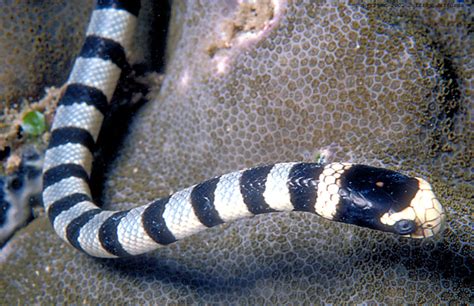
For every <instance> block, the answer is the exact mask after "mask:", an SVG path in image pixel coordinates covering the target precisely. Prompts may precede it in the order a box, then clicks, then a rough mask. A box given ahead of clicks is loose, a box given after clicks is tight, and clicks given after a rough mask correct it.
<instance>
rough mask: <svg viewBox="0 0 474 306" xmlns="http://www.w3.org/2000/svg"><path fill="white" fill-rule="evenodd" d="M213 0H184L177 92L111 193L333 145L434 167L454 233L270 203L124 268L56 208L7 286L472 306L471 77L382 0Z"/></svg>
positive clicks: (169, 85)
mask: <svg viewBox="0 0 474 306" xmlns="http://www.w3.org/2000/svg"><path fill="white" fill-rule="evenodd" d="M202 2H203V1H189V2H188V3H187V4H186V5H184V4H183V2H175V6H174V8H173V22H172V26H171V29H170V38H169V45H168V49H169V52H168V64H167V65H168V66H167V72H166V75H165V79H164V83H163V86H162V87H161V89H160V90H157V91H156V92H154V93H153V94H152V95H151V97H152V101H150V103H149V104H147V105H145V107H144V108H143V109H142V110H141V111H140V112H139V113H138V116H137V117H136V118H135V119H136V120H135V121H134V122H133V124H132V125H131V128H130V130H131V133H130V135H128V137H127V139H126V142H125V146H124V148H123V149H122V150H121V152H120V155H119V156H118V157H117V159H116V160H115V162H114V164H113V165H112V167H111V168H112V170H111V172H110V179H109V180H108V182H107V186H106V190H105V193H104V199H105V201H104V202H105V203H114V205H111V206H110V207H113V208H128V207H131V206H133V205H136V204H144V203H146V202H147V201H149V200H152V199H154V198H156V197H157V196H164V195H167V194H168V193H169V192H171V191H174V190H178V189H179V188H181V187H185V186H188V185H190V184H193V183H196V182H198V181H200V180H202V179H204V178H209V177H211V176H213V175H217V174H221V173H225V172H227V171H232V170H236V169H239V168H243V167H245V166H255V165H258V164H262V163H271V162H277V161H288V160H313V159H314V158H315V156H316V155H317V154H318V153H323V155H325V156H326V158H327V159H328V160H330V161H334V160H344V161H355V162H365V163H369V164H373V165H380V164H383V165H386V166H388V167H392V168H397V169H402V170H405V171H406V172H408V173H410V174H416V175H425V176H427V177H428V178H429V179H430V180H431V181H433V182H434V183H435V188H436V190H437V192H438V194H439V195H440V200H441V202H442V203H443V204H444V205H445V206H446V207H448V212H449V225H448V229H447V230H446V233H445V235H444V237H438V238H436V239H428V240H406V239H400V238H398V237H396V236H393V235H389V234H384V233H379V232H375V231H370V230H365V229H361V228H356V227H353V226H348V225H342V224H335V223H333V222H329V221H325V220H322V219H321V218H319V217H317V216H314V215H309V214H304V213H287V214H268V215H262V216H257V217H255V218H251V219H247V220H241V221H238V222H235V223H233V224H230V225H224V226H220V227H217V228H214V229H211V230H209V231H206V232H204V233H201V234H199V235H196V236H194V237H191V238H189V239H185V240H182V241H179V242H177V243H175V244H173V245H171V246H168V247H166V248H162V249H160V250H158V251H156V252H152V253H150V254H147V255H145V256H140V257H138V258H131V259H123V260H115V261H114V260H96V259H92V258H89V257H87V256H86V255H83V254H80V253H78V252H76V251H75V250H73V249H72V248H70V247H68V246H66V245H65V244H64V243H62V242H61V241H59V239H57V238H56V237H55V236H54V233H53V231H52V230H51V229H50V226H49V224H47V223H48V222H47V221H46V220H45V219H44V218H40V219H38V220H36V221H35V222H34V223H33V224H31V226H30V228H28V229H27V230H26V231H25V232H24V233H22V234H20V235H19V236H18V238H17V239H16V240H15V241H13V242H12V243H11V244H9V245H8V247H7V249H5V250H4V251H3V255H4V257H7V256H8V253H13V252H14V254H15V256H9V257H8V265H5V266H4V267H2V272H0V273H5V274H4V275H1V274H0V275H1V277H0V279H2V281H0V289H1V288H2V286H4V287H5V286H6V285H7V284H8V295H5V296H7V297H8V298H12V299H15V300H16V299H17V298H19V299H20V300H21V301H32V300H35V299H36V302H42V303H48V302H52V301H60V302H61V301H65V302H69V303H70V302H81V303H94V302H96V301H104V300H105V301H110V302H113V301H117V302H118V301H120V302H121V303H125V302H131V301H134V302H139V303H146V302H149V303H152V302H153V303H163V302H167V301H168V302H169V301H172V302H174V303H177V304H179V303H181V304H182V303H191V302H196V301H198V302H201V303H218V302H224V301H227V302H233V303H239V304H263V303H264V302H267V303H278V304H283V303H294V302H304V301H306V302H307V303H318V302H332V303H341V302H345V301H352V302H359V303H360V302H385V303H390V304H392V303H424V302H428V303H440V302H448V301H457V302H465V303H467V302H472V296H471V295H472V294H471V293H470V289H469V286H470V285H471V284H472V280H471V279H472V267H473V256H472V254H473V252H472V243H471V242H470V240H471V239H472V238H471V236H472V229H471V226H472V217H471V216H472V204H470V203H469V200H470V198H471V197H472V188H473V187H472V181H471V180H472V177H471V175H472V174H471V172H470V166H469V163H470V162H471V158H472V152H471V151H469V150H470V149H469V146H468V137H470V136H472V134H469V133H470V132H469V131H470V130H469V124H471V122H470V120H471V119H470V117H469V113H468V105H467V103H468V102H469V101H466V100H467V99H466V98H464V97H465V96H464V94H465V93H466V90H464V91H463V90H461V91H460V92H459V94H458V95H457V96H456V92H455V91H456V88H453V87H452V86H451V85H450V84H452V83H453V82H465V80H464V77H465V76H464V75H461V74H459V75H456V74H455V73H454V72H457V71H458V70H456V69H455V67H454V68H450V69H448V67H446V65H445V63H446V61H445V54H444V53H443V52H442V51H443V50H444V49H442V48H436V47H435V46H434V45H433V44H432V43H433V37H432V36H430V32H427V31H425V30H424V29H423V30H420V31H417V27H416V23H413V26H412V27H411V28H410V27H408V28H402V27H399V26H393V24H394V22H393V18H395V17H394V16H395V15H389V16H386V14H385V13H386V12H385V11H383V10H381V9H378V8H372V7H361V6H351V5H342V4H341V5H337V6H335V5H323V4H321V3H320V1H292V2H288V3H286V2H278V1H272V2H271V3H270V4H269V3H267V4H268V5H271V6H272V9H273V13H268V7H265V8H264V7H262V6H259V5H258V3H257V4H252V3H253V2H250V1H249V2H245V1H243V3H244V4H245V5H244V6H245V7H241V6H240V5H239V3H241V2H237V1H223V2H222V4H221V6H216V5H211V3H214V2H213V1H208V2H205V1H204V2H205V3H202ZM262 3H263V2H262ZM444 12H445V13H446V14H448V15H449V16H452V17H450V18H455V19H456V20H457V18H458V17H457V16H458V13H456V11H454V13H453V11H450V10H445V11H444ZM453 14H454V15H453ZM259 16H260V17H259ZM409 17H410V16H409ZM397 18H401V17H397ZM459 18H462V16H461V17H459ZM384 20H385V21H387V22H390V23H386V22H384ZM419 22H420V23H422V21H420V20H419ZM247 23H248V24H249V25H250V24H251V26H247ZM399 23H400V24H405V23H406V20H405V21H404V20H400V19H399ZM460 31H461V30H460ZM461 32H463V31H461ZM463 33H465V32H463ZM455 39H456V41H461V40H463V39H464V37H457V38H455ZM440 43H441V42H440ZM466 69H468V68H466ZM449 101H452V102H451V103H457V104H456V105H458V106H457V107H454V108H452V109H450V108H449V105H450V103H449ZM447 107H448V108H447ZM448 118H451V119H448ZM446 120H450V121H449V124H447V123H446ZM443 124H445V125H443ZM444 126H447V127H444ZM445 129H446V130H445ZM450 132H453V133H454V134H455V137H451V136H453V135H451V136H449V135H450ZM446 144H448V145H450V146H451V149H449V150H443V149H442V148H443V147H444V146H445V145H446ZM53 237H54V238H53ZM31 254H35V256H37V257H34V258H32V255H31ZM20 267H21V268H20ZM13 271H15V273H13ZM32 272H33V273H32ZM7 275H9V276H8V279H10V280H9V281H6V279H7ZM2 282H3V283H2ZM13 284H14V285H13Z"/></svg>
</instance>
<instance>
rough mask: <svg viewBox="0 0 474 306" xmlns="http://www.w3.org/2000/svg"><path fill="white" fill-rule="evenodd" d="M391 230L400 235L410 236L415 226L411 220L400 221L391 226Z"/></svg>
mask: <svg viewBox="0 0 474 306" xmlns="http://www.w3.org/2000/svg"><path fill="white" fill-rule="evenodd" d="M393 229H394V230H395V231H396V232H397V233H398V234H400V235H406V234H411V233H413V232H414V231H415V230H416V224H415V221H412V220H400V221H397V222H396V223H395V224H394V225H393Z"/></svg>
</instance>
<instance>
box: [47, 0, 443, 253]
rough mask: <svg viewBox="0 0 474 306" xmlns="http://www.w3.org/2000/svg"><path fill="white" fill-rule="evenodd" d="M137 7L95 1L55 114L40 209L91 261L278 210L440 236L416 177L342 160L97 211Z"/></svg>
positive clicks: (430, 198) (276, 167)
mask: <svg viewBox="0 0 474 306" xmlns="http://www.w3.org/2000/svg"><path fill="white" fill-rule="evenodd" d="M138 11H139V1H116V0H103V1H101V0H99V1H98V4H97V7H96V9H95V10H94V12H93V14H92V18H91V21H90V24H89V27H88V30H87V37H86V42H85V44H84V46H83V48H82V50H81V53H80V55H79V57H78V58H77V59H76V61H75V64H74V67H73V69H72V72H71V74H70V76H69V79H68V81H67V88H66V91H65V93H64V95H63V97H62V98H61V100H60V102H59V106H58V108H57V111H56V115H55V117H54V122H53V126H52V134H51V140H50V144H49V147H48V150H47V151H46V156H45V162H44V169H43V202H44V206H45V209H46V212H47V214H48V216H49V218H50V220H51V223H52V225H53V227H54V229H55V231H56V233H57V234H58V235H59V236H60V237H61V238H62V239H63V240H65V241H67V242H69V243H70V244H71V245H72V246H74V247H75V248H77V249H79V250H81V251H84V252H85V253H87V254H89V255H91V256H96V257H122V256H130V255H137V254H142V253H144V252H148V251H150V250H153V249H155V248H157V247H159V246H161V245H166V244H169V243H172V242H174V241H176V240H178V239H181V238H184V237H187V236H189V235H192V234H195V233H197V232H199V231H202V230H204V229H206V228H208V227H212V226H215V225H218V224H221V223H224V222H230V221H233V220H236V219H239V218H244V217H251V216H253V215H256V214H261V213H269V212H277V211H292V210H296V211H304V212H312V213H316V214H318V215H320V216H322V217H324V218H327V219H329V220H333V221H339V222H345V223H350V224H355V225H359V226H364V227H368V228H372V229H377V230H382V231H388V232H393V233H397V234H400V235H403V236H407V237H412V238H423V237H429V236H432V235H434V234H436V233H438V232H440V231H441V229H442V227H443V224H444V220H445V214H444V210H443V208H442V206H441V205H440V203H439V201H438V200H437V199H436V197H435V195H434V193H433V191H432V189H431V186H430V185H429V184H428V183H427V182H426V181H425V180H423V179H421V178H411V177H408V176H405V175H403V174H400V173H398V172H394V171H390V170H386V169H381V168H374V167H370V166H365V165H357V164H348V163H331V164H326V165H322V164H317V163H301V162H291V163H278V164H273V165H267V166H260V167H257V168H252V169H246V170H242V171H238V172H233V173H229V174H225V175H222V176H219V177H215V178H212V179H210V180H208V181H205V182H202V183H200V184H197V185H195V186H192V187H189V188H186V189H184V190H181V191H179V192H176V193H174V194H173V195H171V196H169V197H167V198H164V199H159V200H156V201H154V202H152V203H149V204H147V205H144V206H140V207H136V208H133V209H130V210H127V211H118V212H116V211H108V210H102V209H100V208H99V207H97V206H96V205H95V204H94V203H93V201H92V197H91V193H90V188H89V183H88V181H89V177H90V174H91V167H92V159H93V155H92V152H93V149H94V146H95V143H96V141H97V137H98V134H99V132H100V129H101V125H102V121H103V118H104V115H105V114H106V113H107V109H108V105H109V102H110V101H111V98H112V95H113V92H114V90H115V87H116V86H117V82H118V79H119V77H120V74H121V72H122V71H123V70H124V69H126V68H127V67H128V63H127V50H129V49H130V46H131V41H132V35H133V32H134V28H135V25H136V23H137V15H138Z"/></svg>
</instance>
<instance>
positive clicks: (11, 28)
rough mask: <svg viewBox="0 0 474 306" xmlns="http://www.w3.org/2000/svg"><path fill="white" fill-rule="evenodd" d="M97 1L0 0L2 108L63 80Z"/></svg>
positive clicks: (42, 92)
mask: <svg viewBox="0 0 474 306" xmlns="http://www.w3.org/2000/svg"><path fill="white" fill-rule="evenodd" d="M92 4H93V1H91V0H87V1H9V0H2V1H1V2H0V6H1V10H0V108H1V109H2V110H3V108H4V107H5V106H8V105H10V104H14V105H15V104H19V103H20V102H21V101H20V100H21V98H23V99H32V98H33V99H34V98H37V97H39V96H41V95H43V94H44V91H43V89H44V87H45V86H53V85H56V86H57V85H60V84H61V83H62V82H64V81H65V79H66V77H67V75H68V71H69V68H70V65H71V63H72V59H73V57H74V56H75V54H77V52H78V50H79V47H80V46H81V44H82V41H83V37H84V33H85V26H86V24H87V20H89V17H88V16H89V15H90V12H91V9H92Z"/></svg>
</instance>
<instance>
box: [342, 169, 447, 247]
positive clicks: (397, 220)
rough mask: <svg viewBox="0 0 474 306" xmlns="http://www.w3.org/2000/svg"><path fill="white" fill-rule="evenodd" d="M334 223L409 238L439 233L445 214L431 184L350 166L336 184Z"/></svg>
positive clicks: (397, 174) (385, 171) (392, 173)
mask: <svg viewBox="0 0 474 306" xmlns="http://www.w3.org/2000/svg"><path fill="white" fill-rule="evenodd" d="M340 187H341V188H340V189H339V196H340V201H339V204H338V207H337V210H336V213H335V215H334V220H337V221H341V222H346V223H351V224H356V225H360V226H364V227H369V228H373V229H377V230H382V231H387V232H392V233H396V234H399V235H402V236H404V237H411V238H426V237H430V236H433V235H435V234H437V233H439V232H441V231H442V230H443V228H444V224H445V219H446V214H445V212H444V209H443V207H442V206H441V204H440V202H439V201H438V199H437V198H436V196H435V194H434V193H433V190H432V188H431V185H430V184H429V183H428V182H427V181H425V180H423V179H421V178H412V177H409V176H406V175H403V174H401V173H398V172H395V171H391V170H387V169H381V168H375V167H370V166H364V165H352V166H351V167H350V168H348V169H347V170H346V171H345V172H344V175H343V176H342V177H341V181H340Z"/></svg>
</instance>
